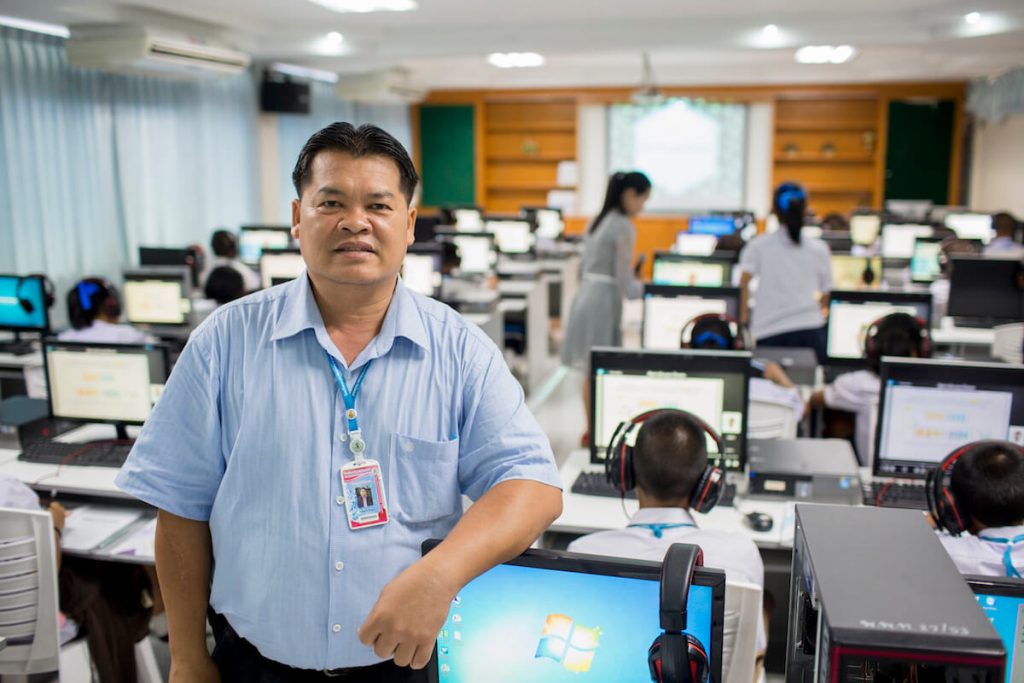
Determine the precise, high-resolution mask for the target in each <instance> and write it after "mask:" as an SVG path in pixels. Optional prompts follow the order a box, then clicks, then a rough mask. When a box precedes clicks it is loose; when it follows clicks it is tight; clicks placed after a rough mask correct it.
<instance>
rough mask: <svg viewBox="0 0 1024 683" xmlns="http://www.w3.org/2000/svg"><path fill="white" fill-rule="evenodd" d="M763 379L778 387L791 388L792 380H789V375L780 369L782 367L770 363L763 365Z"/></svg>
mask: <svg viewBox="0 0 1024 683" xmlns="http://www.w3.org/2000/svg"><path fill="white" fill-rule="evenodd" d="M764 378H765V379H766V380H769V381H770V382H774V383H775V384H778V385H779V386H780V387H786V388H791V387H792V386H793V382H792V380H790V379H789V375H787V374H786V371H785V370H783V369H782V366H781V365H779V364H778V363H774V362H771V361H769V362H767V363H765V364H764Z"/></svg>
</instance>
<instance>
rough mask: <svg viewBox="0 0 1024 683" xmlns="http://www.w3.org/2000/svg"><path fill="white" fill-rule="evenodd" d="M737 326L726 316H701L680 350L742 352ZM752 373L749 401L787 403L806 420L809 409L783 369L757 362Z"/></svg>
mask: <svg viewBox="0 0 1024 683" xmlns="http://www.w3.org/2000/svg"><path fill="white" fill-rule="evenodd" d="M738 325H739V324H738V323H737V322H736V321H735V320H732V319H730V318H729V316H726V315H716V314H714V313H711V314H707V315H699V316H697V317H696V318H694V319H693V320H691V321H690V322H689V323H687V325H686V327H685V328H684V330H683V338H682V340H681V341H680V346H681V347H682V348H690V349H717V350H722V351H728V350H734V349H735V350H742V349H744V348H745V347H746V344H745V343H743V341H742V339H741V338H737V334H736V333H737V332H738V331H739V330H738ZM751 370H752V371H753V376H752V377H751V378H750V387H749V394H750V400H752V401H755V400H762V401H771V402H773V403H786V404H788V405H790V406H791V407H792V408H793V412H794V413H796V419H797V420H798V421H799V420H800V419H802V418H803V416H804V412H806V408H807V407H806V406H805V405H804V400H803V399H802V398H801V397H800V391H799V390H798V389H797V388H796V387H795V386H794V385H793V382H792V381H791V380H790V379H789V376H788V375H786V371H785V370H783V369H782V366H780V365H779V364H778V363H762V362H760V361H755V362H752V363H751Z"/></svg>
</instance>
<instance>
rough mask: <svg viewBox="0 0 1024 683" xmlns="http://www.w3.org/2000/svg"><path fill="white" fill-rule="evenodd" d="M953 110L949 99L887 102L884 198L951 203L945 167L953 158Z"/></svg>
mask: <svg viewBox="0 0 1024 683" xmlns="http://www.w3.org/2000/svg"><path fill="white" fill-rule="evenodd" d="M954 107H955V104H954V103H953V102H952V101H949V100H943V101H939V102H935V103H918V102H890V103H889V146H888V149H887V150H886V153H885V198H886V199H930V200H932V201H933V202H935V203H936V204H952V203H953V202H952V198H951V197H950V194H949V165H950V162H951V159H952V156H953V114H954V111H953V110H954Z"/></svg>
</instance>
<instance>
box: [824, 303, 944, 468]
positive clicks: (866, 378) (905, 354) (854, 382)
mask: <svg viewBox="0 0 1024 683" xmlns="http://www.w3.org/2000/svg"><path fill="white" fill-rule="evenodd" d="M929 355H931V344H930V340H929V337H928V330H927V329H926V327H925V326H924V325H923V324H922V323H921V321H920V320H918V319H917V318H915V317H914V316H912V315H908V314H906V313H890V314H889V315H887V316H885V317H884V318H882V319H880V320H877V321H875V322H874V323H873V324H872V325H871V327H869V328H868V330H867V334H866V335H865V339H864V365H865V366H866V367H865V368H864V369H863V370H855V371H853V372H847V373H844V374H842V375H839V376H838V377H836V378H835V380H833V381H832V383H831V384H829V385H828V386H826V387H825V388H824V389H819V390H818V391H816V392H814V393H813V394H812V395H811V401H810V404H811V407H815V408H820V407H826V408H832V409H834V410H846V411H849V412H851V413H853V414H854V415H855V416H856V427H855V434H854V446H855V448H856V449H857V459H858V460H859V461H860V464H861V465H862V466H864V467H870V466H871V463H872V461H874V458H875V448H874V446H875V444H874V438H873V437H874V426H875V422H876V421H877V412H878V399H879V394H880V393H881V390H882V387H881V382H880V380H879V379H878V369H879V365H880V364H881V361H882V356H896V357H901V358H927V357H928V356H929Z"/></svg>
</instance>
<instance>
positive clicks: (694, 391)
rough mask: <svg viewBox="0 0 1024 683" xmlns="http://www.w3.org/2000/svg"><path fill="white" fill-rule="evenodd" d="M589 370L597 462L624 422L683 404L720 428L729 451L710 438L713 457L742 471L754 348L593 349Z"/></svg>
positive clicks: (592, 446) (592, 448) (593, 457)
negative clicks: (708, 349) (749, 381)
mask: <svg viewBox="0 0 1024 683" xmlns="http://www.w3.org/2000/svg"><path fill="white" fill-rule="evenodd" d="M590 372H591V389H590V392H591V393H590V395H591V408H590V434H591V437H590V458H591V460H592V461H593V462H595V463H597V462H603V461H604V458H605V455H606V453H605V451H606V450H607V448H608V446H609V441H611V437H612V434H613V433H614V432H615V428H616V427H618V425H619V423H620V422H625V421H627V420H630V419H632V418H634V417H636V416H637V415H639V414H641V413H645V412H647V411H650V410H656V409H658V408H678V409H680V410H686V411H689V412H691V413H693V414H694V415H697V416H698V417H700V418H701V419H702V420H704V421H705V422H707V423H708V424H709V425H711V426H712V427H713V428H714V429H716V430H717V431H718V434H719V435H720V436H721V438H722V444H723V448H724V450H725V453H721V454H720V453H718V451H717V449H716V447H715V444H714V443H713V442H712V441H711V440H710V439H708V456H709V458H710V459H711V460H712V461H714V462H716V463H718V464H719V466H721V467H724V468H727V469H729V470H733V471H742V469H743V466H744V464H745V463H746V458H747V448H746V435H747V403H748V400H747V378H748V376H749V375H750V354H749V353H744V352H739V351H697V350H690V349H687V350H684V351H671V352H670V351H622V350H613V349H594V350H593V351H592V352H591V370H590ZM634 434H635V432H634Z"/></svg>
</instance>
